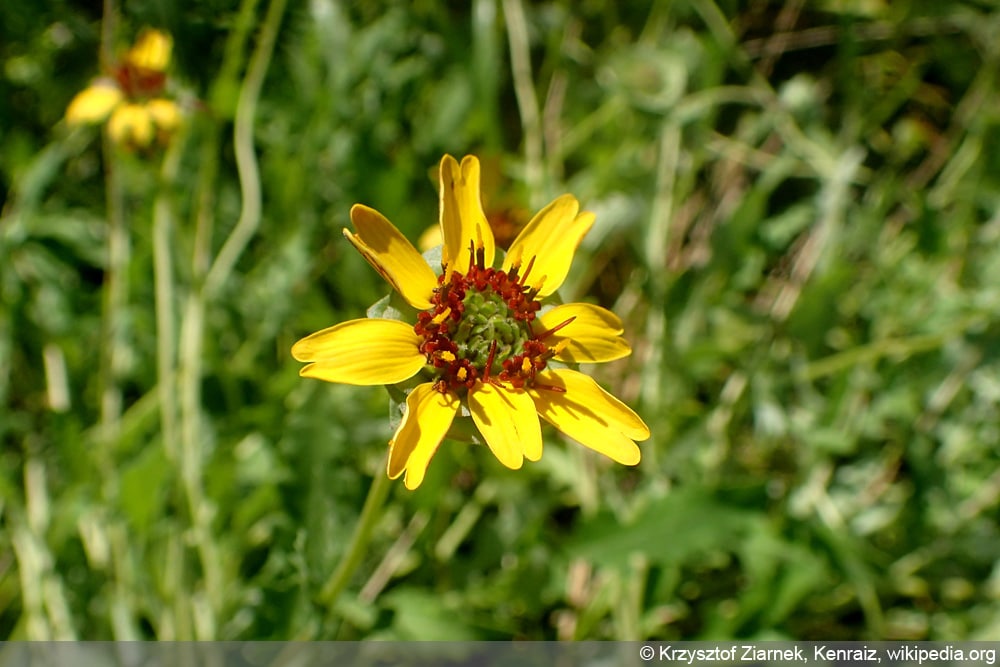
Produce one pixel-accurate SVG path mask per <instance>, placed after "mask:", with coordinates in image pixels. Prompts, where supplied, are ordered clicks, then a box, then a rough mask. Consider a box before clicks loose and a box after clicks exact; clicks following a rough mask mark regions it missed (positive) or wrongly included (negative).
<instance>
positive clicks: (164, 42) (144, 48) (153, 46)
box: [125, 29, 173, 72]
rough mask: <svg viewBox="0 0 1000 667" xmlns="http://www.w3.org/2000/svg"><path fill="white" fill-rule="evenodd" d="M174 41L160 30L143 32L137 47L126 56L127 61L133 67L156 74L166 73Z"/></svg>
mask: <svg viewBox="0 0 1000 667" xmlns="http://www.w3.org/2000/svg"><path fill="white" fill-rule="evenodd" d="M172 48H173V39H171V37H170V35H168V34H167V33H165V32H160V31H159V30H151V29H147V30H143V31H142V33H141V34H140V35H139V38H138V39H137V40H136V41H135V45H134V46H133V47H132V48H131V49H129V51H128V53H127V54H125V60H126V62H128V64H130V65H132V66H133V67H139V68H142V69H147V70H151V71H154V72H163V71H166V69H167V65H169V64H170V51H171V49H172Z"/></svg>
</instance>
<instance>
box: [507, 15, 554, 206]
mask: <svg viewBox="0 0 1000 667" xmlns="http://www.w3.org/2000/svg"><path fill="white" fill-rule="evenodd" d="M503 14H504V20H505V21H506V23H507V41H508V43H509V45H510V69H511V76H512V77H513V79H514V95H515V97H517V108H518V110H519V111H520V113H521V126H522V128H523V129H524V161H525V174H524V176H525V181H526V182H527V184H528V191H529V192H530V193H531V197H532V207H533V208H537V207H538V206H539V205H540V204H541V201H540V200H539V198H540V197H541V198H544V197H545V195H546V193H545V192H544V189H543V187H542V186H543V183H542V180H543V177H544V171H543V168H542V117H541V112H540V111H539V110H538V98H537V97H536V96H535V84H534V82H533V81H532V78H531V44H530V43H529V40H528V22H527V20H526V19H525V17H524V5H523V4H522V3H521V0H503Z"/></svg>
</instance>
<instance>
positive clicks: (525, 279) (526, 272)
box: [517, 255, 535, 285]
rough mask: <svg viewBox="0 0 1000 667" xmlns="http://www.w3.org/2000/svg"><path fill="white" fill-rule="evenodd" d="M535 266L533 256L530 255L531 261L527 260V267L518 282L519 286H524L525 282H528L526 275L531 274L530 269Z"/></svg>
mask: <svg viewBox="0 0 1000 667" xmlns="http://www.w3.org/2000/svg"><path fill="white" fill-rule="evenodd" d="M534 265H535V256H534V255H532V256H531V259H529V260H528V266H527V267H526V268H525V269H524V273H522V274H521V279H520V280H518V281H517V282H518V284H519V285H524V283H525V281H527V280H528V274H529V273H531V267H533V266H534Z"/></svg>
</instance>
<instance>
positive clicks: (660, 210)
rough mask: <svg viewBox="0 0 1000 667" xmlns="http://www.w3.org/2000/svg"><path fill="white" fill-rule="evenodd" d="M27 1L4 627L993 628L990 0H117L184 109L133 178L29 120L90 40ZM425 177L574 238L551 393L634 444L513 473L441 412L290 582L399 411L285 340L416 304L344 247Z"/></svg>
mask: <svg viewBox="0 0 1000 667" xmlns="http://www.w3.org/2000/svg"><path fill="white" fill-rule="evenodd" d="M43 4H44V3H43ZM112 4H114V3H112ZM8 5H9V6H8ZM49 5H50V6H43V5H37V6H36V5H31V4H26V3H12V4H11V3H8V4H7V5H4V6H3V8H0V60H2V62H3V68H2V72H0V74H2V76H0V96H2V98H3V99H4V100H6V103H5V104H4V105H0V198H2V200H3V206H2V217H0V463H2V465H0V471H2V472H0V637H3V638H5V639H6V638H10V639H42V638H59V639H64V638H85V639H111V638H114V639H133V638H157V639H193V638H218V639H235V638H241V639H251V638H252V639H282V638H302V639H328V638H337V639H356V638H384V639H390V638H396V639H508V638H525V639H571V638H580V639H583V638H586V639H644V638H659V639H697V638H710V639H717V638H735V637H740V638H758V639H761V638H799V639H819V638H822V639H860V638H868V639H986V638H991V637H995V636H996V635H997V632H998V630H1000V614H998V611H997V610H998V609H1000V606H998V604H997V601H998V599H1000V570H998V569H997V566H996V563H997V562H1000V533H998V530H997V525H996V521H995V517H996V512H997V507H998V504H1000V476H998V474H997V472H996V470H997V468H998V463H1000V453H998V452H1000V449H998V446H1000V427H998V424H997V420H996V414H997V409H998V405H1000V355H998V353H997V350H998V349H1000V329H998V327H997V325H996V323H995V322H994V319H995V314H996V313H997V312H998V310H1000V290H998V288H997V286H996V277H997V276H998V275H1000V223H998V219H997V214H996V210H997V205H998V203H1000V163H998V158H997V156H998V155H1000V151H998V150H994V148H993V146H994V144H996V142H997V141H998V139H997V137H998V136H1000V133H998V132H995V131H994V130H996V129H997V125H998V124H1000V112H998V109H1000V88H998V86H997V69H998V65H1000V52H998V50H997V48H996V39H995V35H996V34H997V29H998V28H1000V14H998V13H996V12H993V11H992V10H989V9H987V5H986V4H983V3H978V4H976V3H969V4H963V3H941V4H928V3H918V2H893V3H878V2H872V3H857V2H840V3H821V4H819V5H814V4H812V3H793V2H788V3H756V4H753V6H752V7H744V6H743V3H733V2H719V3H714V2H712V0H686V1H683V2H674V3H668V2H650V3H599V2H584V3H570V2H564V1H561V0H549V1H547V2H540V3H524V2H522V0H502V1H501V0H475V1H474V2H473V3H471V7H458V6H457V5H455V6H449V5H447V4H443V3H430V2H416V3H402V2H393V3H385V4H384V5H383V6H382V7H380V8H378V10H377V11H376V10H368V9H358V8H354V7H353V6H352V4H351V3H338V2H335V1H334V0H316V1H314V2H310V3H291V4H290V5H289V6H288V7H287V8H285V9H284V11H283V12H281V11H278V10H279V9H280V8H281V5H280V4H275V3H274V2H273V0H268V2H263V1H262V2H259V3H258V2H255V1H254V0H243V1H242V2H241V3H237V2H236V1H235V0H216V1H215V2H213V3H211V4H209V5H206V4H198V5H197V7H196V6H195V5H194V4H193V3H181V4H177V5H174V4H171V3H160V2H140V3H128V4H127V5H125V6H123V7H122V8H121V10H120V13H119V14H116V15H115V17H114V18H115V20H114V22H113V27H114V31H113V33H114V39H115V40H116V41H115V43H114V44H113V45H110V46H111V47H112V48H111V51H112V52H114V51H116V50H118V49H120V48H124V47H125V46H126V45H127V44H128V43H130V41H131V40H132V38H133V37H134V35H135V34H136V33H137V31H138V30H139V29H140V28H141V27H142V26H143V25H146V24H152V25H155V26H158V27H161V28H164V29H168V30H169V31H170V32H171V33H172V34H173V37H174V41H175V45H174V50H175V65H174V69H173V71H172V76H173V81H174V84H173V86H174V90H175V91H177V92H178V94H179V99H180V100H181V102H182V104H183V106H184V107H185V109H186V113H187V119H188V122H187V126H186V128H185V130H184V131H183V132H182V133H180V134H179V135H177V136H175V137H174V140H173V142H172V143H171V145H170V146H169V147H168V148H166V149H163V148H160V149H156V150H151V151H148V152H144V153H127V152H125V151H122V150H119V149H115V148H113V147H111V146H109V145H104V146H102V142H101V140H100V136H101V133H100V131H98V130H96V129H93V128H77V129H72V130H71V129H70V128H67V127H66V126H65V123H64V122H62V121H61V120H60V118H61V117H62V113H63V111H64V110H65V108H66V105H67V104H68V102H69V101H70V99H71V98H72V96H73V95H74V94H75V93H76V92H78V91H79V90H81V89H82V88H84V87H85V86H86V85H87V83H88V82H89V81H90V79H91V78H92V77H94V76H97V75H98V74H99V73H100V63H99V55H98V52H99V50H100V48H101V46H100V40H101V35H102V25H103V24H102V22H101V17H100V16H96V15H94V14H93V13H92V10H91V9H90V8H89V6H87V7H84V6H83V5H79V4H72V3H70V4H67V3H65V2H57V3H55V4H52V3H49ZM269 12H271V13H269ZM522 12H523V13H524V15H525V16H524V18H525V20H524V22H523V25H522V24H519V23H518V21H517V20H516V18H517V15H518V14H519V13H522ZM268 29H277V30H278V32H277V39H276V46H275V48H274V51H273V54H269V53H267V51H268V50H267V49H266V48H265V47H266V38H265V37H266V33H267V30H268ZM106 46H107V45H106ZM512 53H513V54H519V56H518V57H520V56H526V60H527V62H528V65H529V71H528V72H523V71H520V72H519V71H518V70H517V68H515V67H512V65H511V63H512V62H517V58H515V57H513V56H512ZM255 63H256V64H255ZM255 68H257V69H256V70H255ZM255 71H256V73H257V74H260V75H262V76H264V78H263V80H262V88H261V92H260V95H259V98H256V99H251V100H250V101H249V102H248V98H254V96H253V95H252V92H253V86H252V79H253V76H254V74H255ZM248 104H249V105H250V106H249V107H248V106H247V105H248ZM241 105H243V106H242V107H241ZM241 109H242V111H243V112H246V111H248V110H251V111H253V112H254V113H253V114H252V118H251V120H252V125H249V126H245V125H241V123H243V122H245V120H241V118H244V119H245V117H244V116H241ZM241 128H246V129H249V130H251V131H250V132H247V133H246V134H243V135H241V134H240V133H241V131H242V129H241ZM234 131H235V133H234ZM234 137H235V138H234ZM105 144H106V142H105ZM445 152H450V153H452V154H454V155H456V156H459V157H460V156H461V155H464V154H467V153H476V154H478V155H480V157H481V158H483V162H484V164H486V165H493V167H492V168H495V169H496V170H497V171H498V172H499V173H497V174H493V175H492V176H490V178H489V179H488V180H490V181H491V182H497V183H500V184H502V185H501V186H500V187H496V188H495V187H494V186H492V185H488V186H487V188H486V189H487V192H486V193H485V197H486V205H487V208H488V209H489V210H490V213H491V214H495V215H496V216H497V217H501V216H504V217H506V218H508V219H509V220H510V221H513V222H517V221H518V220H520V219H521V218H523V215H524V213H523V212H526V211H533V210H537V209H538V208H539V207H540V206H541V205H543V204H545V203H547V202H548V201H550V200H551V199H552V198H554V197H555V196H557V195H559V194H561V193H563V192H572V193H573V194H574V195H576V196H577V197H578V198H579V199H580V200H581V202H583V204H584V206H585V207H586V208H587V209H589V210H592V211H594V212H596V213H597V223H596V225H595V227H594V229H593V230H592V232H591V233H590V235H589V236H588V237H587V238H586V239H585V240H584V242H583V245H582V247H581V248H580V250H579V252H578V256H577V257H576V259H575V262H574V266H573V269H572V272H571V274H570V276H569V278H568V279H567V281H566V283H565V285H564V288H563V290H562V295H561V296H562V298H563V299H565V300H567V301H580V300H583V301H590V302H594V303H599V304H601V305H604V306H606V307H609V308H611V309H612V310H614V311H615V312H616V313H618V314H619V315H620V316H621V317H622V318H623V320H624V321H625V336H626V337H627V338H628V340H629V341H630V343H631V344H632V347H633V355H632V356H631V357H629V358H628V359H625V360H621V361H618V362H614V363H610V364H605V365H602V366H599V367H595V368H593V369H587V371H588V372H592V373H593V374H594V375H595V377H597V378H598V379H599V380H600V381H601V382H602V384H603V385H604V386H606V387H608V388H609V389H610V390H612V391H613V392H614V393H615V394H616V395H618V396H621V397H622V398H623V400H625V401H626V402H627V403H628V404H629V405H632V406H633V407H635V408H636V410H637V411H638V412H639V413H640V414H641V415H642V416H643V417H644V418H645V420H646V421H647V423H648V424H649V426H650V428H651V430H652V433H653V436H652V438H651V439H650V440H649V441H648V442H645V443H642V444H641V445H640V446H641V448H642V451H643V460H642V462H641V463H640V464H639V466H637V467H635V468H622V467H618V466H615V465H614V464H611V463H610V462H609V461H607V460H605V459H602V458H600V457H599V456H597V455H595V454H593V453H592V452H589V451H586V450H584V449H583V448H581V447H580V446H578V445H576V444H575V443H569V442H565V441H564V440H562V439H561V438H560V437H559V436H558V435H557V434H556V433H555V432H554V431H552V430H551V429H548V428H546V430H545V431H544V434H545V453H544V456H543V458H542V460H541V461H540V462H538V463H527V464H526V466H525V467H524V468H523V469H522V470H520V471H509V470H507V469H505V468H504V467H503V466H502V465H500V464H499V463H498V462H497V461H496V460H495V458H494V457H493V456H492V455H491V454H490V453H489V451H488V450H487V449H486V448H484V447H481V446H479V445H476V444H469V443H468V442H467V441H468V440H471V439H472V437H471V433H464V434H463V433H460V432H458V431H456V432H455V433H453V434H452V435H453V436H455V437H454V439H449V440H447V441H445V443H444V444H443V445H442V446H441V448H440V450H439V451H438V453H437V454H436V456H435V459H434V461H433V462H432V464H431V467H430V469H429V470H428V476H427V479H426V480H425V481H424V483H423V485H422V486H421V487H420V488H419V490H417V491H415V492H412V493H411V492H407V491H406V490H405V489H404V488H403V487H402V484H401V483H400V482H398V481H397V482H392V483H391V491H390V495H389V499H388V501H387V502H386V506H385V508H384V510H383V511H382V513H381V514H380V515H378V520H377V522H376V523H375V524H374V531H373V533H372V535H371V542H370V544H369V545H368V547H367V548H366V549H365V550H364V551H363V552H362V554H361V556H362V557H361V560H360V564H359V566H358V568H357V569H356V570H355V571H354V572H353V575H352V576H351V577H350V578H349V579H348V582H347V586H346V588H345V589H344V591H343V592H342V593H341V594H340V595H339V596H338V597H336V599H335V600H325V599H323V597H322V596H321V595H320V591H321V590H322V589H323V587H324V584H325V583H326V582H328V581H329V578H330V576H331V573H332V572H334V571H335V569H336V568H337V565H338V563H340V562H341V558H342V557H344V555H345V554H346V553H348V551H349V548H350V545H351V539H352V534H353V531H354V530H355V528H356V526H357V524H358V517H359V515H360V512H361V509H362V506H363V505H364V502H365V498H366V494H367V493H368V489H369V487H370V486H371V483H372V480H373V479H375V478H376V477H379V476H382V475H384V469H383V468H382V466H383V465H384V464H383V463H382V461H383V457H384V452H385V449H386V442H387V441H388V439H389V437H390V436H391V433H392V427H393V426H392V425H393V424H395V423H396V422H397V421H398V419H399V417H400V414H401V413H400V409H401V406H402V404H403V403H404V402H405V399H404V393H403V392H404V391H405V389H406V387H405V386H404V387H397V388H393V390H392V392H391V395H390V396H389V397H388V398H390V399H391V402H390V401H387V394H386V392H385V391H383V390H381V389H371V388H362V387H348V386H340V385H330V384H325V383H321V382H317V381H315V380H306V379H300V378H299V377H298V376H297V371H298V368H299V364H298V363H297V362H295V361H294V360H293V359H291V357H290V355H289V349H290V347H291V345H292V344H293V343H294V342H295V340H297V339H298V338H300V337H301V336H304V335H305V334H308V333H310V332H313V331H317V330H319V329H322V328H324V327H327V326H330V325H332V324H334V323H337V322H341V321H345V320H348V319H352V318H357V317H363V316H364V315H365V312H366V309H367V308H368V307H369V306H370V305H371V304H373V303H376V302H378V303H379V305H378V306H376V307H375V309H374V310H372V311H371V314H374V315H376V316H383V317H399V316H400V313H402V312H405V311H406V310H407V309H408V308H409V307H408V306H406V305H405V304H404V303H402V301H401V300H399V299H398V298H396V299H395V300H385V301H381V302H380V301H379V300H380V299H381V298H382V297H383V296H384V295H385V294H386V291H387V286H386V285H385V283H384V282H383V281H382V280H381V279H380V278H379V276H378V275H377V273H375V272H374V271H372V270H371V268H370V267H369V266H368V265H367V264H366V263H365V261H364V259H363V258H361V257H360V256H358V254H357V253H355V252H354V251H353V248H351V246H350V244H349V243H347V242H346V241H345V240H344V239H343V238H342V236H341V233H340V228H341V227H343V226H345V225H348V224H349V222H348V211H349V209H350V206H351V205H352V204H353V203H355V202H361V203H365V204H368V205H370V206H373V207H375V208H377V209H379V210H380V211H381V212H383V213H384V214H385V215H386V216H387V217H388V218H389V219H390V220H392V221H393V222H394V223H395V224H396V225H397V226H398V227H399V228H400V229H401V230H402V231H403V233H404V234H406V235H407V236H408V237H409V238H411V239H413V240H414V241H415V240H416V239H417V238H418V237H419V235H420V234H421V233H422V232H423V231H424V230H425V229H426V228H427V227H429V226H431V225H433V224H435V223H436V221H437V193H436V185H435V180H434V179H435V175H434V167H435V165H436V164H437V162H438V160H439V159H440V157H441V155H442V154H443V153H445ZM247 156H249V157H250V158H256V162H257V169H258V172H259V173H258V174H257V175H254V174H253V173H251V172H248V171H247V167H246V160H247V159H248V158H247ZM241 171H242V174H241ZM484 180H487V179H486V178H484ZM255 188H256V189H259V195H260V202H261V203H262V207H261V209H260V215H259V220H254V216H253V214H252V208H253V207H252V200H253V196H252V194H253V191H254V189H255ZM248 205H249V206H248ZM248 211H249V213H248ZM116 221H117V222H116ZM240 221H243V222H240ZM246 221H249V223H252V224H249V226H247V227H243V226H242V225H243V224H244V222H246ZM116 225H117V226H116ZM244 228H245V229H247V230H248V231H249V232H250V235H249V236H247V237H246V241H247V242H246V244H245V245H243V244H241V243H239V242H236V241H234V239H237V240H238V239H239V237H240V235H241V234H242V232H241V231H240V230H241V229H244ZM116 230H117V231H116ZM123 238H124V240H125V241H126V244H125V246H124V247H118V250H114V249H113V248H114V247H115V243H116V242H117V241H121V240H122V239H123ZM116 239H117V241H116ZM227 247H228V248H230V250H225V249H224V248H227ZM116 253H117V254H116ZM122 253H124V254H122ZM220 257H222V258H223V259H224V260H225V258H226V257H229V259H228V260H226V261H222V262H220V261H219V258H220ZM116 258H118V259H121V258H124V260H125V261H124V263H121V264H118V263H116V262H117V260H116ZM227 261H229V262H230V264H229V265H228V266H226V262H227ZM114 285H117V286H118V287H117V288H116V287H114ZM116 289H117V290H118V292H117V294H118V296H117V297H116V296H115V295H114V294H115V290H116ZM171 388H173V390H171ZM387 404H391V406H392V407H391V408H387ZM387 415H388V416H389V419H387V418H386V417H387ZM465 421H466V422H467V421H468V419H466V420H465ZM462 423H463V422H461V420H459V422H457V424H458V426H457V427H456V428H461V426H462ZM463 441H464V442H463Z"/></svg>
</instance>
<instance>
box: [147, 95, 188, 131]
mask: <svg viewBox="0 0 1000 667" xmlns="http://www.w3.org/2000/svg"><path fill="white" fill-rule="evenodd" d="M146 110H147V111H149V115H150V117H151V118H152V119H153V123H155V124H156V127H157V128H158V129H160V130H162V131H164V132H173V131H174V130H176V129H177V126H178V125H180V123H181V110H180V109H179V108H178V106H177V104H175V103H174V102H173V101H171V100H165V99H163V98H156V99H153V100H149V101H148V102H146Z"/></svg>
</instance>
